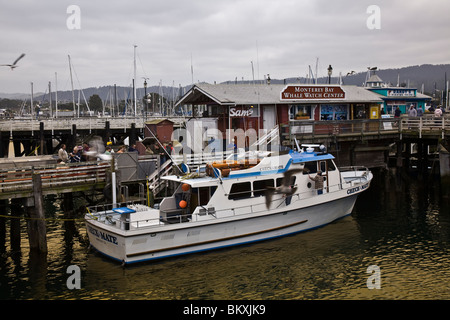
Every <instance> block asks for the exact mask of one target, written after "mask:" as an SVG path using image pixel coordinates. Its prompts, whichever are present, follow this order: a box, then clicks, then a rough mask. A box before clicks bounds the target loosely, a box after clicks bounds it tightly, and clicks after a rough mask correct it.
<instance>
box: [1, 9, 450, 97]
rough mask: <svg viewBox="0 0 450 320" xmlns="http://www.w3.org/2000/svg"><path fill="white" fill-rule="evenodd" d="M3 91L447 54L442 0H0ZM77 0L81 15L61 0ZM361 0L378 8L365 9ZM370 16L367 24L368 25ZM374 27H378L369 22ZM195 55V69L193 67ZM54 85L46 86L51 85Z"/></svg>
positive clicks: (352, 66)
mask: <svg viewBox="0 0 450 320" xmlns="http://www.w3.org/2000/svg"><path fill="white" fill-rule="evenodd" d="M0 3H1V8H0V48H1V49H0V64H10V63H12V62H13V61H14V60H15V59H16V58H17V57H18V56H19V55H20V54H21V53H25V54H26V56H25V57H24V58H23V59H22V60H20V61H19V62H18V67H17V68H15V69H14V71H11V70H10V68H8V67H0V92H5V93H16V92H21V93H23V92H25V93H26V92H29V91H30V82H33V83H34V90H35V92H38V91H40V92H44V91H46V88H47V87H48V82H49V81H51V82H52V86H54V83H55V73H56V74H57V79H58V80H57V86H58V90H70V89H71V85H70V73H69V64H68V55H70V56H71V60H72V65H73V81H74V87H75V88H76V89H77V88H80V87H81V88H87V87H98V86H104V85H113V84H117V85H120V86H129V85H131V83H132V79H133V74H134V68H133V55H134V45H137V48H136V56H137V59H136V70H137V77H136V78H137V85H138V87H142V86H143V85H142V83H143V81H144V79H143V77H146V78H149V79H148V80H147V81H148V83H149V86H150V85H158V84H159V82H160V81H161V82H162V84H163V85H172V84H175V85H176V86H178V85H182V86H185V85H189V84H191V83H192V73H191V70H193V80H194V82H198V81H206V82H209V83H213V82H214V81H217V83H219V82H223V81H227V80H234V79H235V78H236V77H237V78H238V79H239V80H241V79H242V78H244V80H251V79H252V77H253V75H252V61H253V67H254V75H255V78H256V79H262V78H263V77H264V75H267V74H270V77H271V78H273V79H283V78H288V77H299V76H301V77H303V76H306V75H307V73H308V69H309V67H308V66H311V67H312V68H313V70H315V67H316V61H317V59H318V75H319V77H320V76H325V75H326V73H327V70H326V69H327V68H328V65H330V64H331V65H332V67H333V76H337V75H339V72H342V74H343V75H345V74H346V73H347V72H349V71H351V70H355V71H357V72H362V71H366V70H367V67H368V66H377V67H378V68H380V69H387V68H399V67H404V66H409V65H420V64H428V63H429V64H446V63H450V40H449V35H450V17H449V13H450V1H446V0H427V1H423V0H407V1H399V0H397V1H372V0H370V1H366V0H359V1H356V0H354V1H350V0H341V1H337V0H276V1H275V0H273V1H269V0H186V1H182V0H164V1H161V0H159V1H156V0H139V1H84V0H82V1H80V0H70V1H65V0H59V1H49V0H40V1H31V0H29V1H22V0H14V1H6V0H0ZM70 5H77V6H78V8H79V9H80V14H79V15H77V12H76V11H72V10H69V13H67V12H68V9H71V8H70ZM370 5H377V6H378V8H379V9H380V11H379V15H377V12H376V11H370V12H369V13H368V12H367V9H368V7H369V6H370ZM368 22H369V26H370V27H368ZM377 27H379V29H377ZM191 62H192V69H191ZM53 89H54V87H53Z"/></svg>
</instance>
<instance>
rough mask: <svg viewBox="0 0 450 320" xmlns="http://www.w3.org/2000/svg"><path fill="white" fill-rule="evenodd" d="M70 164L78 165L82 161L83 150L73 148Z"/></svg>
mask: <svg viewBox="0 0 450 320" xmlns="http://www.w3.org/2000/svg"><path fill="white" fill-rule="evenodd" d="M69 159H70V163H76V162H80V161H81V149H79V148H78V147H77V146H75V147H74V148H73V152H72V153H71V154H70V158H69Z"/></svg>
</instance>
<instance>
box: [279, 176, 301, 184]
mask: <svg viewBox="0 0 450 320" xmlns="http://www.w3.org/2000/svg"><path fill="white" fill-rule="evenodd" d="M295 178H297V177H296V176H294V175H292V176H291V181H289V185H290V186H294V185H295ZM283 179H284V178H277V187H279V186H281V185H282V184H283Z"/></svg>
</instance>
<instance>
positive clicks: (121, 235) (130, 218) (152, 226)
mask: <svg viewBox="0 0 450 320" xmlns="http://www.w3.org/2000/svg"><path fill="white" fill-rule="evenodd" d="M307 147H308V148H307V149H306V150H304V149H302V150H301V152H297V151H292V150H291V151H289V152H286V153H284V154H272V153H270V152H265V153H264V152H261V153H257V152H253V153H251V154H249V153H243V154H239V155H232V156H233V159H228V160H224V161H221V162H213V163H209V164H207V165H205V166H203V167H200V168H199V169H198V170H197V171H196V172H193V173H186V174H184V175H179V176H176V175H172V176H166V177H164V178H163V179H166V180H168V181H170V182H171V183H173V184H175V186H176V188H175V192H174V194H173V195H172V196H170V197H166V198H164V199H163V200H162V201H161V202H160V203H159V204H157V205H154V207H150V206H147V205H143V204H127V205H126V204H117V205H105V206H97V207H90V208H88V213H87V214H86V216H85V220H86V225H87V233H88V236H89V240H90V244H91V245H92V247H94V248H95V249H96V250H97V251H99V252H100V253H102V254H103V255H105V256H107V257H110V258H112V259H114V260H117V261H119V262H121V263H123V264H128V263H135V262H141V261H147V260H153V259H160V258H166V257H172V256H177V255H182V254H188V253H194V252H200V251H205V250H212V249H218V248H224V247H228V246H234V245H241V244H248V243H251V242H256V241H261V240H267V239H274V238H277V237H282V236H287V235H291V234H295V233H298V232H302V231H306V230H311V229H314V228H318V227H321V226H324V225H326V224H328V223H330V222H333V221H335V220H337V219H339V218H342V217H344V216H346V215H349V214H350V213H351V212H352V209H353V206H354V204H355V201H356V198H357V196H358V194H359V193H361V192H363V191H364V190H366V189H367V188H368V187H369V185H370V182H371V179H372V177H373V176H372V173H371V172H370V171H369V170H368V169H367V168H363V167H358V168H356V167H351V168H350V167H349V168H345V169H342V168H341V169H338V168H337V167H336V165H335V163H334V161H333V159H334V157H333V156H332V155H331V154H328V153H323V152H316V151H315V150H314V148H312V147H311V146H307ZM318 171H322V172H323V174H322V175H323V178H324V182H323V192H320V191H318V190H316V188H315V182H314V181H313V180H312V178H314V176H315V175H316V172H318ZM288 180H289V181H288Z"/></svg>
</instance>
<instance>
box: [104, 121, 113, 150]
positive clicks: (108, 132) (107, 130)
mask: <svg viewBox="0 0 450 320" xmlns="http://www.w3.org/2000/svg"><path fill="white" fill-rule="evenodd" d="M110 137H111V124H110V122H109V121H105V134H104V135H103V142H104V143H105V145H106V143H107V142H108V141H109V138H110Z"/></svg>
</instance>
